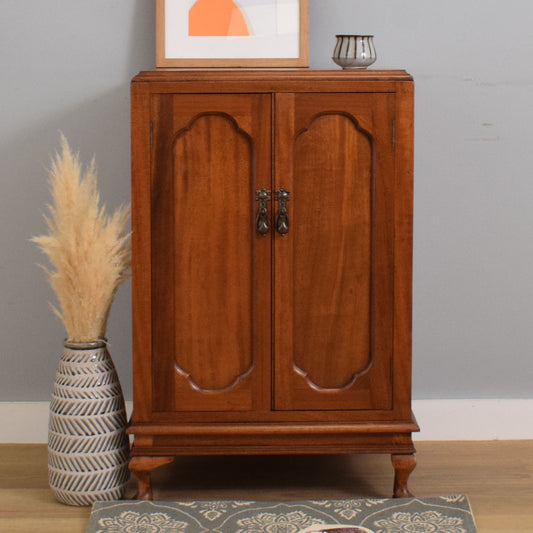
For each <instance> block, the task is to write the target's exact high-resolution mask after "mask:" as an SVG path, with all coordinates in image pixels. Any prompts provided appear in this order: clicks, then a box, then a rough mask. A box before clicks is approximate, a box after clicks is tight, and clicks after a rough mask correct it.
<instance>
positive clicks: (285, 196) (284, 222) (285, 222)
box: [275, 187, 291, 236]
mask: <svg viewBox="0 0 533 533" xmlns="http://www.w3.org/2000/svg"><path fill="white" fill-rule="evenodd" d="M290 194H291V193H290V191H287V190H285V189H284V188H283V187H281V189H279V191H276V196H275V197H276V200H277V202H278V212H277V213H276V230H277V232H278V233H279V234H280V235H281V236H283V235H287V233H289V213H288V211H287V205H286V204H287V202H288V201H289V200H290V197H289V196H290Z"/></svg>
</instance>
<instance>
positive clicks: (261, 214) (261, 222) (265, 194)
mask: <svg viewBox="0 0 533 533" xmlns="http://www.w3.org/2000/svg"><path fill="white" fill-rule="evenodd" d="M255 197H256V200H257V201H258V202H259V210H258V211H257V217H256V219H255V227H256V228H257V231H258V232H259V233H260V234H261V235H263V237H264V236H265V235H266V234H267V233H268V232H269V230H270V220H269V216H268V208H267V202H269V201H270V191H267V190H266V189H265V188H264V187H263V188H262V189H260V190H258V191H256V193H255Z"/></svg>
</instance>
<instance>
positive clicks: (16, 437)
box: [0, 398, 533, 443]
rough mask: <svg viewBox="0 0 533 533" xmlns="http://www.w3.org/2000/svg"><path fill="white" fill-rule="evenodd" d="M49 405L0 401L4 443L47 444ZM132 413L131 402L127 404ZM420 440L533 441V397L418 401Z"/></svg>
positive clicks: (417, 436)
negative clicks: (530, 422)
mask: <svg viewBox="0 0 533 533" xmlns="http://www.w3.org/2000/svg"><path fill="white" fill-rule="evenodd" d="M48 405H49V404H48V402H0V442H1V443H43V442H46V441H47V438H48V437H47V434H48ZM126 410H127V412H128V413H131V411H132V405H131V402H126ZM413 412H414V414H415V416H416V419H417V421H418V424H419V426H420V433H413V439H414V440H415V441H420V440H494V439H501V440H506V439H508V440H519V439H533V425H532V424H529V423H526V421H530V420H533V398H532V399H524V400H513V399H511V400H509V399H505V400H414V401H413Z"/></svg>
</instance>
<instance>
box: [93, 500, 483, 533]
mask: <svg viewBox="0 0 533 533" xmlns="http://www.w3.org/2000/svg"><path fill="white" fill-rule="evenodd" d="M304 532H305V533H311V532H313V533H321V532H327V533H369V532H370V533H476V526H475V524H474V518H473V516H472V510H471V509H470V504H469V502H468V498H467V497H466V496H464V495H455V496H441V497H438V498H406V499H398V500H395V499H357V500H309V501H295V502H260V501H189V502H146V501H136V500H123V501H116V502H97V503H95V504H94V506H93V510H92V513H91V518H90V521H89V526H88V529H87V533H304Z"/></svg>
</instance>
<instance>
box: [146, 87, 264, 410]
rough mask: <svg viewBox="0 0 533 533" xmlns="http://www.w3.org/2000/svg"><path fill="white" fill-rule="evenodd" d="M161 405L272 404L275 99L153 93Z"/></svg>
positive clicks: (156, 403) (156, 396)
mask: <svg viewBox="0 0 533 533" xmlns="http://www.w3.org/2000/svg"><path fill="white" fill-rule="evenodd" d="M151 117H152V127H153V134H152V135H153V148H152V184H151V187H152V188H151V194H152V198H151V207H152V214H151V224H152V227H151V234H152V265H151V266H152V330H153V346H152V376H153V377H152V379H153V382H152V400H153V402H152V405H153V410H154V411H156V412H157V411H159V412H180V411H250V410H261V409H269V408H270V346H271V290H270V262H271V245H270V239H269V238H264V237H262V236H261V235H260V234H259V233H258V232H257V231H256V229H255V214H256V198H255V197H256V190H257V189H260V188H261V187H265V188H267V189H270V182H271V97H270V95H254V94H251V95H209V94H203V95H188V94H156V95H153V96H152V103H151Z"/></svg>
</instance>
